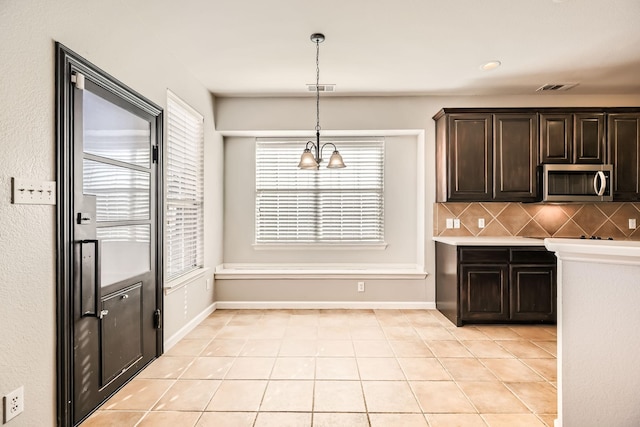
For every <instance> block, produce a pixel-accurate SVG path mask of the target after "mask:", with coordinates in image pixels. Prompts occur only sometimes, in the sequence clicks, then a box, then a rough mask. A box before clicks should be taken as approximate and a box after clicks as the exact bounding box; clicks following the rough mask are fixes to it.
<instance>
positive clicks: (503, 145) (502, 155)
mask: <svg viewBox="0 0 640 427" xmlns="http://www.w3.org/2000/svg"><path fill="white" fill-rule="evenodd" d="M493 129H494V132H495V137H494V150H495V163H494V180H493V182H494V199H495V200H508V201H513V202H531V201H535V200H536V197H537V178H536V177H537V167H538V116H537V115H536V114H496V115H495V116H494V123H493Z"/></svg>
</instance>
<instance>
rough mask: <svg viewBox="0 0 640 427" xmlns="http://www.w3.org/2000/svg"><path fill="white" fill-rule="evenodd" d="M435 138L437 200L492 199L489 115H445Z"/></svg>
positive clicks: (438, 126)
mask: <svg viewBox="0 0 640 427" xmlns="http://www.w3.org/2000/svg"><path fill="white" fill-rule="evenodd" d="M436 135H437V143H436V157H437V166H436V168H437V174H438V179H437V182H438V184H437V198H438V201H487V200H492V198H493V130H492V117H491V114H445V115H443V116H442V117H440V118H439V119H438V120H436Z"/></svg>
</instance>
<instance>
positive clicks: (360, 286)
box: [358, 282, 364, 292]
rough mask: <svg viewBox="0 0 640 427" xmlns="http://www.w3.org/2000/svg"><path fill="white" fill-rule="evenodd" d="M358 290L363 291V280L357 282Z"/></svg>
mask: <svg viewBox="0 0 640 427" xmlns="http://www.w3.org/2000/svg"><path fill="white" fill-rule="evenodd" d="M358 292H364V282H358Z"/></svg>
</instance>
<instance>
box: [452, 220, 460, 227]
mask: <svg viewBox="0 0 640 427" xmlns="http://www.w3.org/2000/svg"><path fill="white" fill-rule="evenodd" d="M453 228H460V218H455V219H454V220H453Z"/></svg>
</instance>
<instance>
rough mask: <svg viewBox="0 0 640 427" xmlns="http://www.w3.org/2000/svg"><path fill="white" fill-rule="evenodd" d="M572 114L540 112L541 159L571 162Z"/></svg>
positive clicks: (546, 161) (544, 160)
mask: <svg viewBox="0 0 640 427" xmlns="http://www.w3.org/2000/svg"><path fill="white" fill-rule="evenodd" d="M572 153H573V117H572V115H571V114H540V161H541V162H542V163H571V161H572V159H573V154H572Z"/></svg>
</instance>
